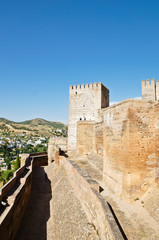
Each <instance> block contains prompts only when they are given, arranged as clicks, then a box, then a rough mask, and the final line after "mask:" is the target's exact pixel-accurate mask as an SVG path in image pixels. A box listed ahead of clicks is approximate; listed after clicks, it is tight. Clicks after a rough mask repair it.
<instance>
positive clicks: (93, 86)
mask: <svg viewBox="0 0 159 240" xmlns="http://www.w3.org/2000/svg"><path fill="white" fill-rule="evenodd" d="M100 86H101V82H99V83H89V84H88V83H86V84H81V85H80V84H78V85H73V86H72V85H70V90H76V89H84V88H98V87H100Z"/></svg>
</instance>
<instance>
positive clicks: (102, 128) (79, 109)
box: [68, 79, 159, 201]
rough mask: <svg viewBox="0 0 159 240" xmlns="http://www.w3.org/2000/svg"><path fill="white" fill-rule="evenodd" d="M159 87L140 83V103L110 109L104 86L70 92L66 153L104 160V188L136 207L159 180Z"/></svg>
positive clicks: (143, 82) (125, 103) (92, 85)
mask: <svg viewBox="0 0 159 240" xmlns="http://www.w3.org/2000/svg"><path fill="white" fill-rule="evenodd" d="M158 101H159V81H157V82H156V85H155V80H154V79H152V80H151V82H150V80H146V83H145V80H142V100H136V99H127V100H124V101H122V102H120V103H118V104H115V105H113V106H110V107H109V90H108V89H107V88H106V87H105V86H103V85H102V84H101V83H98V84H96V83H94V84H89V85H88V84H86V85H85V86H84V85H81V86H80V85H78V86H70V93H69V125H68V151H74V152H76V154H77V155H78V156H80V155H85V156H86V155H89V154H91V153H94V154H97V155H102V156H103V183H104V184H105V183H106V185H107V186H108V185H109V186H110V189H111V190H112V191H114V192H116V193H118V194H119V196H120V197H123V198H125V199H127V200H128V201H133V200H134V199H135V198H136V197H141V196H142V195H143V194H144V193H145V192H146V191H147V190H148V189H149V188H150V186H151V185H152V184H155V183H158V180H159V165H158V164H159V161H158V159H159V152H158V149H159V102H158Z"/></svg>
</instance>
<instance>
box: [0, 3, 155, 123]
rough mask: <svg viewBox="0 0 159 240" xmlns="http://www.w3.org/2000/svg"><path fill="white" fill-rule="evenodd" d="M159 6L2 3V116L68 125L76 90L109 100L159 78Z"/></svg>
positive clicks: (137, 91)
mask: <svg viewBox="0 0 159 240" xmlns="http://www.w3.org/2000/svg"><path fill="white" fill-rule="evenodd" d="M158 12H159V1H153V0H151V1H147V0H144V1H142V0H140V1H139V0H138V1H136V0H133V1H131V0H130V1H128V0H127V1H122V0H120V1H119V0H111V1H110V0H109V1H107V0H105V1H104V0H80V1H79V0H72V1H70V0H45V1H44V0H27V1H21V0H14V1H12V0H0V96H1V101H0V117H5V118H8V119H10V120H13V121H22V120H27V119H31V118H36V117H41V118H44V119H47V120H52V121H63V122H65V123H67V119H68V102H69V99H68V97H69V95H68V92H69V85H74V84H82V83H94V82H102V83H103V84H104V85H105V86H106V87H108V88H109V90H110V101H111V102H116V101H121V100H124V99H126V98H135V97H140V96H141V80H142V79H147V78H150V79H151V78H155V79H156V80H158V79H159V14H158Z"/></svg>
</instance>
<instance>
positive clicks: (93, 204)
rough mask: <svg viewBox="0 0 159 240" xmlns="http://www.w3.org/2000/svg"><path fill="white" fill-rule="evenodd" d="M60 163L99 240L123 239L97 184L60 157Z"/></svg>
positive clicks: (72, 162) (73, 163)
mask: <svg viewBox="0 0 159 240" xmlns="http://www.w3.org/2000/svg"><path fill="white" fill-rule="evenodd" d="M60 163H61V164H63V166H64V168H65V170H66V173H67V175H68V178H69V181H70V183H71V185H72V187H73V188H74V191H75V193H76V196H77V197H78V199H79V200H80V202H81V204H82V208H83V209H84V211H85V213H86V215H87V217H88V219H89V222H90V224H93V225H94V227H95V229H96V231H97V232H98V233H99V236H100V239H101V240H105V239H110V240H111V239H113V240H115V239H124V238H123V236H122V234H121V232H120V230H119V227H118V225H117V223H116V221H115V219H114V216H113V214H112V212H111V211H110V208H109V206H108V204H107V202H106V201H105V199H104V198H103V197H102V196H101V195H100V194H99V184H98V183H97V182H96V181H95V180H93V179H92V178H90V177H89V176H88V174H87V173H86V172H85V171H83V170H82V169H81V168H80V167H79V166H78V165H77V164H76V163H75V162H74V161H71V160H70V161H69V160H67V159H66V158H64V157H60Z"/></svg>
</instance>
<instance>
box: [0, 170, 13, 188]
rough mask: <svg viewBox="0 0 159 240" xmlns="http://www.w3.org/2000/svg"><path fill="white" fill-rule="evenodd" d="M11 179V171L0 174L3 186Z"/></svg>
mask: <svg viewBox="0 0 159 240" xmlns="http://www.w3.org/2000/svg"><path fill="white" fill-rule="evenodd" d="M12 177H13V170H6V171H3V172H0V181H1V182H3V185H4V184H6V183H7V182H8V181H9V180H10V179H11V178H12Z"/></svg>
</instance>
